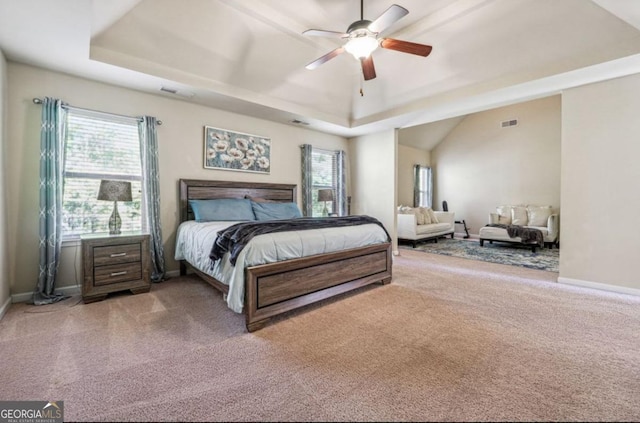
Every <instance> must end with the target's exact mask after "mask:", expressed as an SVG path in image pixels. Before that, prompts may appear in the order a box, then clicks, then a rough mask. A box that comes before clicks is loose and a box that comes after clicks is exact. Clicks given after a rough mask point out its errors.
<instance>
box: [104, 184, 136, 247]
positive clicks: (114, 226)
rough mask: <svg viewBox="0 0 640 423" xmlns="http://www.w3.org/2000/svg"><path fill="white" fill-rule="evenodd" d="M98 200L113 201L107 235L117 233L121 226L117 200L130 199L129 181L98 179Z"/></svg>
mask: <svg viewBox="0 0 640 423" xmlns="http://www.w3.org/2000/svg"><path fill="white" fill-rule="evenodd" d="M98 200H105V201H113V212H112V213H111V217H110V218H109V235H118V234H119V233H120V227H121V226H122V220H121V219H120V214H119V213H118V201H131V182H129V181H110V180H106V179H103V180H102V181H100V191H98Z"/></svg>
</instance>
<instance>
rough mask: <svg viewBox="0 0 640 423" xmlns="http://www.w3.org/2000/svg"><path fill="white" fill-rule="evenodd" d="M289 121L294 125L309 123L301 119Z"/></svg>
mask: <svg viewBox="0 0 640 423" xmlns="http://www.w3.org/2000/svg"><path fill="white" fill-rule="evenodd" d="M291 123H293V124H295V125H309V122H305V121H303V120H298V119H294V120H292V121H291Z"/></svg>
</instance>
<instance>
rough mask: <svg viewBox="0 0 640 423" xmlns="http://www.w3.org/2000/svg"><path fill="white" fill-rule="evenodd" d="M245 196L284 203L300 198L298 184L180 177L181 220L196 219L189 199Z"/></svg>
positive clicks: (293, 201)
mask: <svg viewBox="0 0 640 423" xmlns="http://www.w3.org/2000/svg"><path fill="white" fill-rule="evenodd" d="M245 196H250V197H254V198H265V199H267V200H271V201H277V202H283V203H295V202H297V200H298V196H297V186H296V185H292V184H264V183H260V182H233V181H207V180H201V179H180V222H184V221H185V220H193V219H194V217H193V211H192V210H191V207H189V200H213V199H218V198H245Z"/></svg>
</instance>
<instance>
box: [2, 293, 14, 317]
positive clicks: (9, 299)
mask: <svg viewBox="0 0 640 423" xmlns="http://www.w3.org/2000/svg"><path fill="white" fill-rule="evenodd" d="M10 306H11V296H9V298H7V301H5V302H4V304H2V306H0V320H2V318H3V317H4V315H5V313H6V312H7V311H8V310H9V307H10Z"/></svg>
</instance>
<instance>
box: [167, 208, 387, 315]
mask: <svg viewBox="0 0 640 423" xmlns="http://www.w3.org/2000/svg"><path fill="white" fill-rule="evenodd" d="M235 223H238V222H195V221H187V222H183V223H182V224H181V225H180V227H179V228H178V234H177V237H176V254H175V259H176V260H186V261H188V262H189V263H190V264H191V265H192V266H194V267H196V268H197V269H198V270H200V271H202V272H204V273H206V274H208V275H211V276H213V277H214V278H216V279H217V280H219V281H220V282H222V283H224V284H226V285H229V294H228V295H227V304H228V306H229V308H231V309H232V310H233V311H235V312H236V313H242V306H243V303H244V268H245V267H250V266H256V265H259V264H265V263H273V262H276V261H283V260H289V259H294V258H299V257H306V256H312V255H315V254H323V253H331V252H334V251H339V250H344V249H349V248H357V247H364V246H367V245H373V244H379V243H381V242H386V241H387V235H386V233H385V231H384V230H383V229H382V228H381V227H380V226H378V225H376V224H366V225H356V226H348V227H341V228H323V229H310V230H304V231H287V232H276V233H272V234H264V235H258V236H256V237H255V238H253V239H252V240H251V241H250V242H249V243H248V244H247V245H246V247H245V248H244V249H243V250H242V251H241V252H240V254H239V255H238V259H237V261H236V265H235V266H232V265H231V263H230V262H229V253H227V254H225V256H224V257H223V259H222V260H218V261H216V263H215V264H214V265H213V266H212V262H211V259H210V258H209V253H210V252H211V247H212V246H213V242H214V241H215V239H216V237H217V233H218V231H220V230H222V229H224V228H227V227H229V226H231V225H233V224H235Z"/></svg>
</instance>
